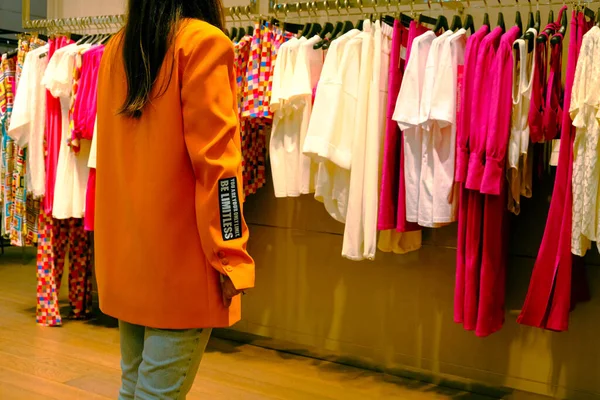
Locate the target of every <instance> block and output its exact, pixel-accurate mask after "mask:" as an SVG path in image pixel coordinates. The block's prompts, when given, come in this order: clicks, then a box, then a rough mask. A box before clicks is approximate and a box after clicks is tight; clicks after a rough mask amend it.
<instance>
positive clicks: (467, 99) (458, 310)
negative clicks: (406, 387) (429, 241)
mask: <svg viewBox="0 0 600 400" xmlns="http://www.w3.org/2000/svg"><path fill="white" fill-rule="evenodd" d="M488 32H489V28H488V27H487V25H484V26H483V27H481V28H480V29H479V30H478V31H477V32H475V33H474V34H473V35H471V36H470V37H469V39H468V40H467V45H466V47H465V65H464V69H463V82H462V88H461V93H460V104H461V110H460V112H459V118H458V121H459V122H458V129H457V142H456V143H457V152H456V154H457V156H456V172H455V177H454V180H455V181H456V182H457V183H459V184H460V199H459V208H458V241H457V242H458V243H457V249H456V283H455V288H454V321H455V322H456V323H463V322H464V308H465V244H466V243H465V241H466V233H467V230H466V227H467V210H468V201H469V195H468V190H467V189H465V179H466V177H467V166H468V162H469V135H470V133H471V110H472V104H473V88H474V85H475V70H476V65H477V53H478V51H479V45H480V44H481V41H482V40H483V38H484V37H485V35H487V34H488Z"/></svg>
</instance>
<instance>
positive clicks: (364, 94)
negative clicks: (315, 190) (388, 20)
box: [338, 20, 381, 261]
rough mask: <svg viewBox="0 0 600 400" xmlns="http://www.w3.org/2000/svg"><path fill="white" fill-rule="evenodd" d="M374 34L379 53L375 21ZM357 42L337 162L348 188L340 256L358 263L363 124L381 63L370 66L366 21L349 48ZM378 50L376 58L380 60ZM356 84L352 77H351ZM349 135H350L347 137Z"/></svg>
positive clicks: (361, 231)
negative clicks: (352, 90) (356, 69)
mask: <svg viewBox="0 0 600 400" xmlns="http://www.w3.org/2000/svg"><path fill="white" fill-rule="evenodd" d="M375 35H376V36H377V38H378V40H379V50H381V26H380V25H379V21H377V22H375ZM358 43H360V54H357V56H358V60H359V61H360V73H359V74H358V93H357V95H356V98H357V101H356V107H355V109H356V111H355V113H354V114H349V115H348V117H346V121H350V122H352V125H351V126H348V128H347V129H346V130H343V131H341V133H342V134H344V138H343V139H345V140H341V141H340V143H345V144H346V145H345V146H344V147H341V146H340V149H343V153H341V152H339V153H338V154H340V155H341V158H339V159H338V160H339V162H341V164H342V165H340V166H347V164H348V163H349V164H350V187H349V195H348V214H347V215H346V226H345V228H344V244H343V248H342V256H343V257H346V258H348V259H350V260H355V261H360V260H363V259H364V185H365V161H366V152H365V147H366V145H367V123H368V119H369V104H370V103H371V102H372V101H375V102H378V98H376V99H373V98H370V94H371V85H372V84H373V83H374V82H372V78H373V68H374V64H377V68H379V67H380V63H381V61H379V62H378V63H377V62H376V63H374V62H373V60H374V59H376V57H374V51H373V50H374V38H373V35H372V33H371V23H370V21H368V20H367V21H365V22H364V25H363V32H362V33H361V34H360V35H358V36H357V37H356V38H354V39H352V41H351V43H350V45H349V46H352V45H354V44H358ZM380 54H381V51H380V52H379V54H378V56H379V57H380ZM354 80H355V81H356V75H355V77H354ZM349 133H350V134H351V135H349Z"/></svg>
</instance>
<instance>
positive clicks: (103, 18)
mask: <svg viewBox="0 0 600 400" xmlns="http://www.w3.org/2000/svg"><path fill="white" fill-rule="evenodd" d="M258 1H259V0H249V4H248V5H247V6H245V7H244V6H238V7H229V8H227V9H226V10H225V16H226V17H229V18H231V19H233V20H234V21H236V20H243V17H244V16H245V17H247V18H248V19H252V16H254V15H258V12H259V5H258ZM21 2H22V23H23V29H34V30H35V29H38V30H42V29H46V30H69V31H73V32H76V31H85V30H87V29H90V28H96V29H106V30H110V29H113V28H116V29H118V28H120V27H122V26H123V24H124V23H125V15H99V16H89V17H73V18H57V19H31V0H21Z"/></svg>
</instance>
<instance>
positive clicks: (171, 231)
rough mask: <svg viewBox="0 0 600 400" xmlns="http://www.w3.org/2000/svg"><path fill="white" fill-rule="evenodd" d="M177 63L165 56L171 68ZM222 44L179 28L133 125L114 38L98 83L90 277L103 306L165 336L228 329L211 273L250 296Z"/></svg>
mask: <svg viewBox="0 0 600 400" xmlns="http://www.w3.org/2000/svg"><path fill="white" fill-rule="evenodd" d="M173 57H174V58H173ZM233 62H234V52H233V46H232V43H231V41H230V40H229V39H228V38H227V37H226V36H225V35H224V34H223V33H222V32H221V31H220V30H218V29H217V28H215V27H214V26H212V25H210V24H208V23H205V22H201V21H197V20H187V21H185V22H183V23H182V26H181V28H180V31H179V33H178V35H177V36H176V40H175V43H174V46H173V52H169V53H168V54H167V58H166V59H165V62H164V64H163V67H162V69H161V72H160V74H159V76H158V80H157V83H156V85H155V88H154V95H155V96H153V99H152V102H151V103H150V104H148V105H147V107H146V108H145V109H144V110H143V115H142V117H141V118H140V119H138V120H136V119H132V118H127V117H124V116H122V115H119V114H118V110H119V109H120V107H121V106H122V105H123V102H124V100H125V96H126V94H127V83H126V78H125V70H124V67H123V57H122V41H121V36H120V35H119V36H116V37H115V38H114V39H113V40H111V42H110V44H109V45H108V46H107V48H106V50H105V53H104V57H103V59H102V63H101V66H100V75H99V83H98V126H97V135H98V137H97V146H98V155H97V182H96V232H95V250H96V275H97V282H98V291H99V297H100V308H101V309H102V311H103V312H104V313H106V314H108V315H111V316H113V317H115V318H118V319H120V320H123V321H126V322H129V323H133V324H138V325H144V326H149V327H154V328H162V329H189V328H208V327H214V328H217V327H228V326H231V325H232V324H234V323H235V322H237V321H239V319H240V317H241V315H240V313H241V312H240V311H241V310H240V308H241V303H240V299H239V296H238V298H236V299H234V300H233V303H232V305H231V307H229V308H226V307H225V306H224V305H223V300H222V294H221V286H220V274H225V275H228V276H229V277H230V278H231V280H232V281H233V283H234V285H235V286H236V288H237V289H240V290H242V289H247V288H251V287H253V286H254V261H253V260H252V258H251V257H250V256H249V255H248V253H247V251H246V243H247V241H248V227H247V225H246V223H245V221H244V218H243V214H242V196H243V190H242V156H241V144H240V134H239V128H238V126H239V124H238V119H237V105H236V95H235V93H236V86H235V85H236V82H235V79H236V78H235V74H234V69H233Z"/></svg>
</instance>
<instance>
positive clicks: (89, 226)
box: [84, 118, 98, 231]
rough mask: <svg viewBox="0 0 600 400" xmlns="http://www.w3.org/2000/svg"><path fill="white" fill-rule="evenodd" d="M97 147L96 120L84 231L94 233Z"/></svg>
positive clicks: (86, 193) (91, 148) (89, 163)
mask: <svg viewBox="0 0 600 400" xmlns="http://www.w3.org/2000/svg"><path fill="white" fill-rule="evenodd" d="M97 146H98V118H96V122H95V123H94V137H93V138H92V144H91V146H90V158H89V159H88V167H89V168H90V175H89V178H88V183H87V189H86V192H85V222H84V226H85V230H86V231H94V226H95V216H96V159H97V154H96V149H97Z"/></svg>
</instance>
